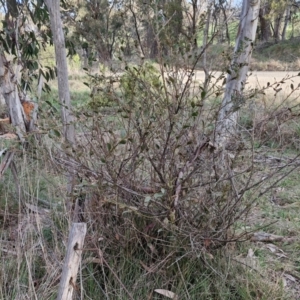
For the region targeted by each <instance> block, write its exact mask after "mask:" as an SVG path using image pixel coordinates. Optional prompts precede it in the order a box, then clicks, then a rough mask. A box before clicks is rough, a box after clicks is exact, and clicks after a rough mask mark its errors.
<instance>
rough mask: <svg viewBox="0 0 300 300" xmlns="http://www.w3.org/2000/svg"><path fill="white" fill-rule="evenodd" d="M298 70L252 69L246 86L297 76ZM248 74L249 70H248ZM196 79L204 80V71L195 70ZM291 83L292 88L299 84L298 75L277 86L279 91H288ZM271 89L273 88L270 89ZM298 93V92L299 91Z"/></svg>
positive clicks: (265, 83)
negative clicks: (273, 70) (272, 70)
mask: <svg viewBox="0 0 300 300" xmlns="http://www.w3.org/2000/svg"><path fill="white" fill-rule="evenodd" d="M298 73H299V72H264V71H260V72H258V71H253V72H252V74H251V75H250V76H249V78H248V87H251V88H255V87H257V88H262V87H266V86H267V83H268V82H269V83H270V84H273V83H275V82H280V81H281V80H282V79H284V78H287V77H291V76H297V75H298ZM249 74H250V72H249ZM220 75H221V73H220V72H215V73H214V76H215V77H218V76H220ZM196 79H197V80H199V81H200V82H201V81H204V72H203V71H197V72H196ZM291 83H293V85H294V88H295V89H296V88H297V87H298V84H300V76H297V77H294V78H292V79H289V80H286V81H285V83H283V84H282V85H281V86H279V87H278V88H280V87H281V88H282V90H281V91H280V93H282V92H285V93H287V92H290V91H291ZM271 91H273V89H271ZM299 93H300V92H299Z"/></svg>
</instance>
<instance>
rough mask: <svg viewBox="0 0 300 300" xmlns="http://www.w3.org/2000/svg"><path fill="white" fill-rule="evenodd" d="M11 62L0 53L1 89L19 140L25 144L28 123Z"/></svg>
mask: <svg viewBox="0 0 300 300" xmlns="http://www.w3.org/2000/svg"><path fill="white" fill-rule="evenodd" d="M9 66H10V62H8V61H7V60H6V58H5V56H4V53H3V52H1V53H0V87H1V91H2V95H3V97H4V99H5V102H6V104H7V106H8V107H9V114H10V118H11V123H12V125H13V126H14V127H15V128H16V133H17V135H18V137H19V139H20V140H21V141H22V142H24V133H25V132H26V122H25V119H26V117H25V115H24V111H23V107H22V105H21V101H20V97H19V93H18V86H17V79H16V76H15V74H14V73H13V72H12V70H11V69H10V67H9Z"/></svg>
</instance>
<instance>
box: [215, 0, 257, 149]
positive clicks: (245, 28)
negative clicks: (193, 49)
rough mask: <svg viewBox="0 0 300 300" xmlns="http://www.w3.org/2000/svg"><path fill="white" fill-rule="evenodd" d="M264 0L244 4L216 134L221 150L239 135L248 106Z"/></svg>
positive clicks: (248, 0) (217, 144)
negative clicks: (246, 98) (251, 67)
mask: <svg viewBox="0 0 300 300" xmlns="http://www.w3.org/2000/svg"><path fill="white" fill-rule="evenodd" d="M259 8H260V0H244V1H243V7H242V13H241V17H240V25H239V30H238V35H237V38H236V45H235V49H234V57H233V59H232V62H231V66H230V68H229V70H228V76H227V80H226V88H225V94H224V98H223V100H222V105H221V108H220V111H219V115H218V120H217V124H216V130H215V142H216V146H217V147H218V148H224V147H226V145H227V144H228V143H230V142H232V141H231V140H232V139H234V136H235V134H236V132H237V121H238V112H239V109H240V107H241V105H242V104H243V102H244V97H243V89H244V86H245V83H246V78H247V72H248V68H249V62H250V58H251V55H252V50H253V43H254V40H255V35H256V30H257V22H258V15H259Z"/></svg>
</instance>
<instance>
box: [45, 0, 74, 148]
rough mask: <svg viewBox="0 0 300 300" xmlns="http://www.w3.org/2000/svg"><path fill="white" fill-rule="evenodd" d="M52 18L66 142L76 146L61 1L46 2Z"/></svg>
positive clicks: (51, 0)
mask: <svg viewBox="0 0 300 300" xmlns="http://www.w3.org/2000/svg"><path fill="white" fill-rule="evenodd" d="M45 3H46V5H47V7H48V11H49V16H50V25H51V31H52V35H53V42H54V47H55V58H56V67H57V79H58V95H59V100H60V103H61V118H62V122H63V130H64V137H65V140H66V141H67V142H68V143H70V144H75V128H74V124H73V122H72V121H73V116H72V111H71V99H70V89H69V81H68V65H67V52H66V48H65V37H64V32H63V26H62V21H61V15H60V1H59V0H45Z"/></svg>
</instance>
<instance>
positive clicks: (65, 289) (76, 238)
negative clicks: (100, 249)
mask: <svg viewBox="0 0 300 300" xmlns="http://www.w3.org/2000/svg"><path fill="white" fill-rule="evenodd" d="M85 235H86V223H73V224H72V227H71V230H70V234H69V239H68V246H67V255H66V258H65V262H64V266H63V270H62V275H61V280H60V285H59V290H58V295H57V300H71V299H72V295H73V291H74V289H76V278H77V272H78V268H79V264H80V261H81V254H82V248H83V244H84V238H85Z"/></svg>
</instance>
